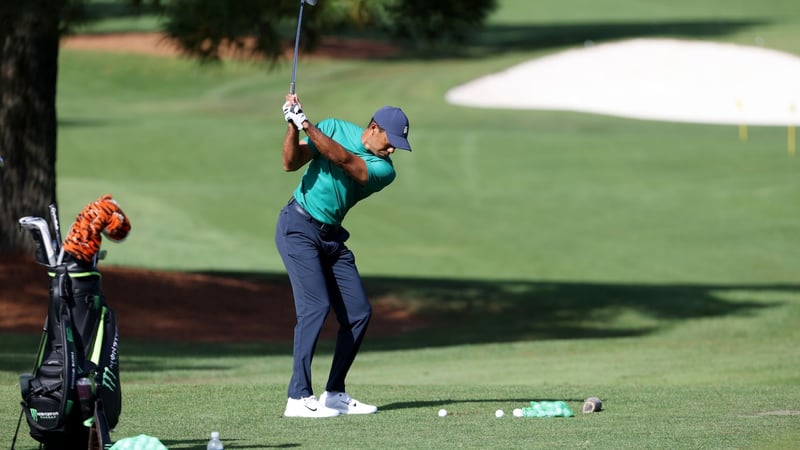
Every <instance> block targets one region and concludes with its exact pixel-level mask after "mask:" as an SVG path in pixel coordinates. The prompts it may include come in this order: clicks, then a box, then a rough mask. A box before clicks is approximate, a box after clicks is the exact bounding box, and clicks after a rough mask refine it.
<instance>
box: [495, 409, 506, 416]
mask: <svg viewBox="0 0 800 450" xmlns="http://www.w3.org/2000/svg"><path fill="white" fill-rule="evenodd" d="M505 415H506V413H504V412H503V410H502V409H498V410H497V411H495V412H494V416H495V417H498V418H499V417H503V416H505Z"/></svg>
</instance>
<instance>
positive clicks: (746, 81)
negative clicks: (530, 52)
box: [446, 39, 800, 126]
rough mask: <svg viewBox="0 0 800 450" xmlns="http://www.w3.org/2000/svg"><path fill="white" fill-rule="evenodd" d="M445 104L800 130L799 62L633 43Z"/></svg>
mask: <svg viewBox="0 0 800 450" xmlns="http://www.w3.org/2000/svg"><path fill="white" fill-rule="evenodd" d="M446 99H447V101H448V102H450V103H454V104H458V105H464V106H472V107H480V108H505V109H508V108H512V109H540V110H568V111H580V112H588V113H598V114H607V115H613V116H620V117H629V118H637V119H650V120H662V121H672V122H696V123H720V124H748V125H774V126H778V125H799V124H800V57H798V56H795V55H792V54H789V53H785V52H780V51H776V50H770V49H765V48H761V47H749V46H742V45H733V44H720V43H712V42H705V41H685V40H676V39H633V40H627V41H621V42H615V43H608V44H601V45H590V46H585V47H582V48H579V49H574V50H567V51H564V52H560V53H557V54H554V55H550V56H546V57H543V58H538V59H535V60H532V61H529V62H526V63H523V64H519V65H517V66H514V67H511V68H509V69H507V70H505V71H503V72H499V73H494V74H491V75H487V76H485V77H482V78H479V79H477V80H474V81H472V82H469V83H467V84H464V85H462V86H458V87H456V88H454V89H452V90H450V91H449V92H448V93H447V95H446Z"/></svg>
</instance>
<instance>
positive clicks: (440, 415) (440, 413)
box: [439, 409, 447, 417]
mask: <svg viewBox="0 0 800 450" xmlns="http://www.w3.org/2000/svg"><path fill="white" fill-rule="evenodd" d="M446 416H447V410H446V409H440V410H439V417H446Z"/></svg>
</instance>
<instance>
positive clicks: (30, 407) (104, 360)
mask: <svg viewBox="0 0 800 450" xmlns="http://www.w3.org/2000/svg"><path fill="white" fill-rule="evenodd" d="M50 214H51V221H52V226H53V231H54V234H55V237H56V239H53V238H51V233H50V224H48V222H47V221H46V220H45V219H43V218H41V217H31V216H28V217H23V218H21V219H20V220H19V224H20V227H21V228H22V229H23V230H28V231H29V232H30V234H31V236H32V238H33V240H34V242H35V244H36V251H35V258H36V262H37V263H39V264H41V265H44V266H46V267H47V272H48V275H49V276H50V303H49V306H48V311H47V317H46V319H45V325H44V330H43V335H42V339H41V342H40V345H39V349H38V351H37V353H36V359H35V363H34V367H33V370H32V372H31V373H26V374H22V375H20V390H21V394H22V402H21V405H22V412H21V415H20V422H21V420H22V416H23V415H24V416H25V418H26V419H27V423H28V426H29V428H30V435H31V437H33V438H34V439H35V440H37V441H39V442H40V444H41V445H44V447H45V448H46V449H80V448H87V449H107V448H110V447H111V444H112V443H111V440H110V437H109V431H110V430H111V429H113V428H114V427H115V426H116V425H117V422H118V420H119V415H120V412H121V406H122V393H121V390H120V381H119V360H118V356H119V349H118V344H119V338H118V333H117V324H116V319H115V316H114V312H113V311H112V310H111V308H109V307H108V305H107V304H106V301H105V296H104V295H103V289H102V285H101V274H100V272H99V271H98V269H97V261H98V259H101V258H102V256H103V255H102V254H101V253H100V252H98V253H97V256H96V257H95V259H94V260H93V261H92V262H90V263H85V262H83V261H80V260H77V259H75V258H72V257H69V255H65V252H64V249H63V248H62V245H61V230H60V227H59V225H58V217H57V216H58V214H57V210H56V208H55V205H51V206H50ZM76 223H77V222H76ZM18 433H19V423H18V424H17V431H16V432H15V434H14V440H13V442H12V444H11V448H12V450H13V449H14V445H15V444H16V440H17V434H18Z"/></svg>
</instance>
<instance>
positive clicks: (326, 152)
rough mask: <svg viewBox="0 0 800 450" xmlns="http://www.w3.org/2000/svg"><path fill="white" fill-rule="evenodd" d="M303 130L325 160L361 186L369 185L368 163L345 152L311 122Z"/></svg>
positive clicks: (304, 123)
mask: <svg viewBox="0 0 800 450" xmlns="http://www.w3.org/2000/svg"><path fill="white" fill-rule="evenodd" d="M303 130H304V131H305V132H306V135H307V136H308V138H309V139H311V142H313V143H314V145H315V146H316V147H317V150H319V152H320V154H322V156H324V157H325V159H327V160H328V161H330V162H332V163H334V164H336V165H337V166H339V167H341V168H342V170H344V171H345V172H347V174H348V175H350V176H351V177H352V178H353V179H354V180H356V181H357V182H358V183H359V184H360V185H362V186H363V185H365V184H367V163H366V162H364V160H363V159H361V158H359V157H358V156H356V155H354V154H352V153H350V152H348V151H347V150H345V149H344V147H342V146H341V145H339V143H337V142H336V141H334V140H333V139H331V138H329V137H328V136H326V135H325V134H324V133H323V132H322V131H319V128H317V127H316V126H314V124H312V123H311V122H309V121H305V122H303Z"/></svg>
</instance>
